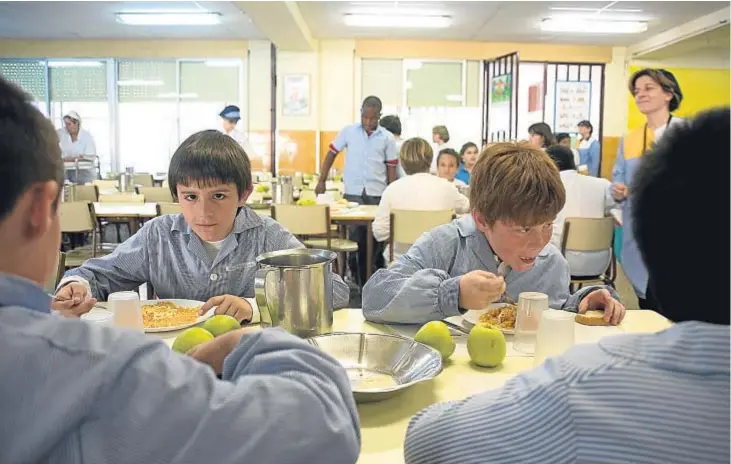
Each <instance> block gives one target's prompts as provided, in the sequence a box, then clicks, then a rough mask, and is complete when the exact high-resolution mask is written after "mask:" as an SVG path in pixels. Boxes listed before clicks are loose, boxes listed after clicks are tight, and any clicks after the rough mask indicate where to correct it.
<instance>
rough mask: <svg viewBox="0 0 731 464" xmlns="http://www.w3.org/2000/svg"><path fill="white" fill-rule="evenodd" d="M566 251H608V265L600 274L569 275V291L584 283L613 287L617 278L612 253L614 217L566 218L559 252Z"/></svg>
mask: <svg viewBox="0 0 731 464" xmlns="http://www.w3.org/2000/svg"><path fill="white" fill-rule="evenodd" d="M567 251H579V252H592V251H607V252H609V266H608V268H607V269H606V270H605V271H604V272H603V273H601V274H598V275H590V276H575V275H573V274H572V275H571V291H572V292H574V291H576V290H578V289H580V288H581V287H583V286H584V285H586V284H589V283H597V282H601V283H603V284H605V285H610V286H612V287H614V281H615V279H616V278H617V259H616V256H615V255H614V219H613V218H611V217H604V218H578V217H572V218H566V221H565V222H564V226H563V235H562V237H561V254H563V255H564V257H565V256H566V252H567Z"/></svg>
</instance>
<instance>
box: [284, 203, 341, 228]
mask: <svg viewBox="0 0 731 464" xmlns="http://www.w3.org/2000/svg"><path fill="white" fill-rule="evenodd" d="M272 219H274V220H275V221H277V222H278V223H280V224H281V225H282V226H283V227H284V228H285V229H287V230H288V231H289V232H291V233H292V234H294V235H326V234H327V235H329V234H330V206H328V205H312V206H297V205H272Z"/></svg>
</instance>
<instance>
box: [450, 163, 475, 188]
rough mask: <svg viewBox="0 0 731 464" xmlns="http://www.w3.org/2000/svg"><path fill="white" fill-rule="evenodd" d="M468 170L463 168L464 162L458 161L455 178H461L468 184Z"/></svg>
mask: <svg viewBox="0 0 731 464" xmlns="http://www.w3.org/2000/svg"><path fill="white" fill-rule="evenodd" d="M470 177H471V176H470V172H469V171H468V170H467V169H465V167H464V164H462V163H459V169H457V174H456V175H455V176H454V178H455V179H457V180H461V181H462V182H464V183H465V184H467V185H470Z"/></svg>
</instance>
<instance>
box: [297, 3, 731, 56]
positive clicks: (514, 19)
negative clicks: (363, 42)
mask: <svg viewBox="0 0 731 464" xmlns="http://www.w3.org/2000/svg"><path fill="white" fill-rule="evenodd" d="M394 4H397V5H398V7H399V8H403V9H410V10H418V11H419V12H422V13H426V12H427V11H428V12H429V13H431V14H441V15H449V16H452V18H453V25H452V27H450V28H447V29H431V30H424V29H421V30H418V29H379V28H358V29H356V28H351V27H348V26H346V25H345V24H343V15H344V14H346V13H357V12H367V11H368V10H369V9H372V8H388V7H393V6H394ZM298 5H299V8H300V11H301V12H302V16H303V17H304V18H305V20H306V22H307V23H308V25H309V26H310V31H311V32H312V34H313V36H315V37H316V38H343V37H355V38H391V37H393V38H411V39H442V40H478V41H492V42H553V43H583V44H597V45H615V46H622V45H631V44H633V43H637V42H639V41H641V40H643V39H645V38H648V37H651V36H653V35H655V34H658V33H660V32H663V31H665V30H667V29H670V28H673V27H675V26H679V25H681V24H683V23H685V22H688V21H690V20H692V19H695V18H698V17H700V16H703V15H705V14H708V13H712V12H714V11H718V10H721V9H723V8H725V7H728V5H729V2H695V1H694V2H690V1H681V2H674V1H672V2H667V1H664V2H652V1H649V2H648V1H645V2H624V1H622V2H606V1H605V2H591V1H584V2H576V1H573V2H571V1H568V2H554V1H549V2H522V1H521V2H518V1H512V2H479V1H475V2H465V1H461V2H460V1H455V2H452V1H436V2H431V1H399V2H373V1H369V2H366V1H359V2H358V1H355V2H337V1H329V2H302V1H301V2H298ZM607 6H609V8H610V10H613V9H639V10H642V12H640V13H620V12H616V11H615V12H612V11H605V12H603V13H601V15H603V16H606V17H615V18H617V19H619V18H618V16H619V15H622V18H623V19H637V20H645V21H647V22H648V29H647V31H646V32H644V33H642V34H616V35H602V34H558V33H543V32H541V31H540V29H539V24H540V22H541V21H542V20H543V19H544V18H547V17H549V16H552V15H558V14H569V13H570V14H576V12H567V11H553V10H551V8H553V7H573V8H596V9H600V8H604V7H607Z"/></svg>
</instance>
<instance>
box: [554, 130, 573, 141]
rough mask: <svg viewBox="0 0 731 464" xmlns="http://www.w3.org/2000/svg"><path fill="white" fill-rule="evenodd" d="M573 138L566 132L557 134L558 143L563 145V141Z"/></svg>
mask: <svg viewBox="0 0 731 464" xmlns="http://www.w3.org/2000/svg"><path fill="white" fill-rule="evenodd" d="M570 138H571V136H570V135H569V134H567V133H566V132H559V133H558V134H556V143H561V141H562V140H563V139H570Z"/></svg>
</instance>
